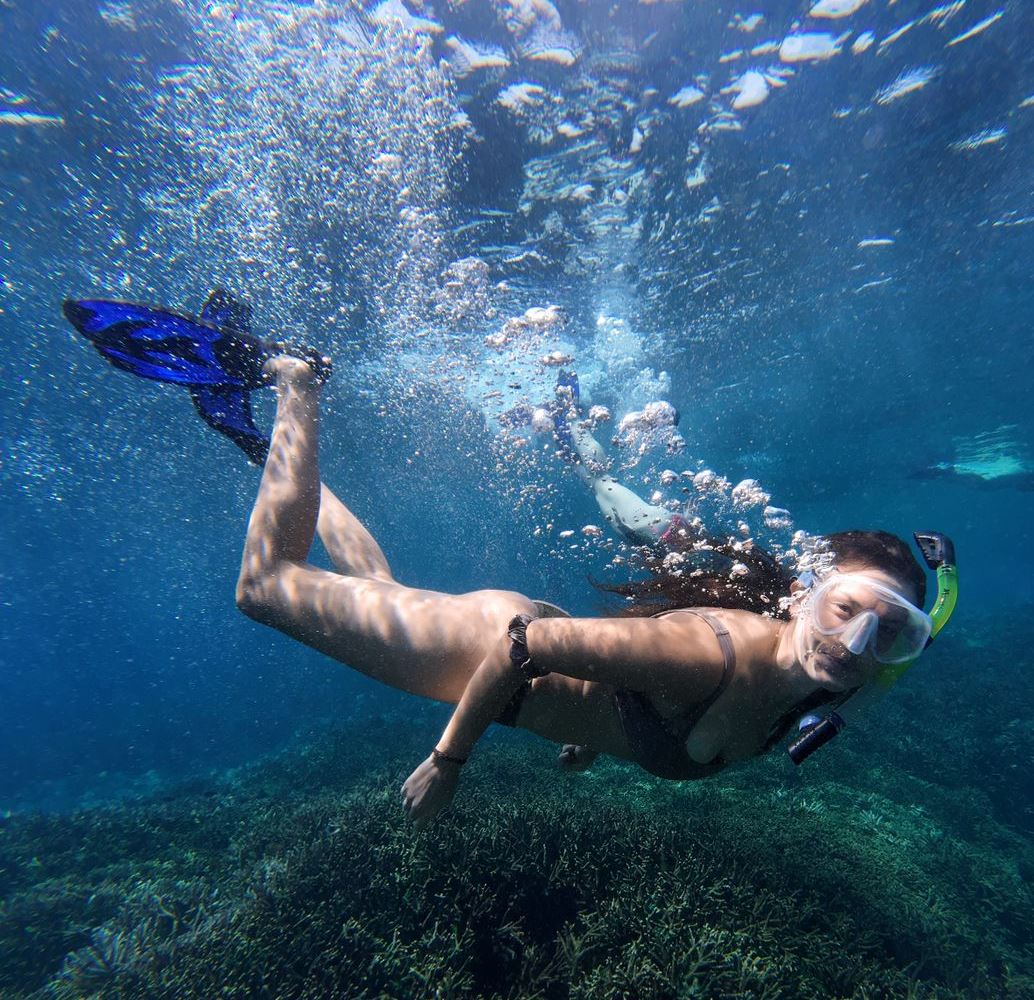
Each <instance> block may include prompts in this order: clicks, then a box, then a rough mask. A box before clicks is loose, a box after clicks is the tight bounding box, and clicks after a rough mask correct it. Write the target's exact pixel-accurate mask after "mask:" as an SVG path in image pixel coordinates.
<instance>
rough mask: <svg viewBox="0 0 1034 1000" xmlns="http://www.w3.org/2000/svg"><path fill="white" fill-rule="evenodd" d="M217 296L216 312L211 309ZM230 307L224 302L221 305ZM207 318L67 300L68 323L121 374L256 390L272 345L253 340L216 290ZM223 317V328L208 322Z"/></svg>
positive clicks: (239, 310)
mask: <svg viewBox="0 0 1034 1000" xmlns="http://www.w3.org/2000/svg"><path fill="white" fill-rule="evenodd" d="M217 296H219V297H220V298H219V303H218V305H220V306H221V308H216V307H213V308H210V306H211V305H212V303H213V301H215V300H216V298H217ZM227 300H228V302H229V303H232V305H228V304H226V302H227ZM205 308H206V309H207V310H209V311H208V314H207V316H206V315H205V314H204V313H203V314H202V319H200V320H195V319H194V318H192V317H190V316H181V315H179V314H178V313H174V312H169V311H168V310H165V309H152V308H150V307H149V306H140V305H136V304H134V303H132V302H111V301H107V300H105V299H82V300H78V301H76V300H72V299H69V300H67V301H66V302H65V304H64V314H65V317H66V318H67V319H68V321H69V322H70V323H71V324H72V326H74V327H75V328H76V329H77V330H78V331H79V332H80V333H81V334H82V335H83V336H84V337H86V338H87V339H88V340H89V341H90V342H91V343H92V344H93V346H94V347H95V348H96V349H97V351H98V352H99V353H100V355H101V356H102V357H103V358H105V359H106V360H107V361H109V362H111V364H113V365H114V366H115V367H116V368H119V369H121V370H122V371H128V372H131V373H132V374H134V375H137V376H139V377H140V378H147V379H153V380H154V381H156V382H169V383H172V384H173V385H184V386H199V385H212V386H224V387H225V386H234V387H235V388H238V389H257V388H258V387H259V386H260V385H262V384H263V378H262V365H263V364H264V363H265V361H266V359H267V358H268V357H269V356H270V350H271V346H272V345H270V344H267V343H265V342H264V341H261V340H258V339H257V338H255V337H252V336H251V334H250V333H249V332H248V329H247V324H246V322H245V323H244V324H242V323H241V320H242V318H243V319H245V320H246V319H247V315H248V314H247V311H246V307H240V306H238V305H237V304H236V303H233V301H232V300H231V299H229V296H227V295H226V293H225V292H216V293H214V294H213V296H212V297H211V298H210V299H209V300H208V303H206V306H205ZM214 318H219V319H226V320H227V321H228V323H227V325H226V326H225V327H223V326H219V325H216V324H215V323H213V322H212V319H214Z"/></svg>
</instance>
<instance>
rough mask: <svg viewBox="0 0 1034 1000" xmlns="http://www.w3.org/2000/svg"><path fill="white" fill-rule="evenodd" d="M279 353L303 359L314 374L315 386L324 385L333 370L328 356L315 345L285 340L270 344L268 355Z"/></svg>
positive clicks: (273, 356) (274, 355)
mask: <svg viewBox="0 0 1034 1000" xmlns="http://www.w3.org/2000/svg"><path fill="white" fill-rule="evenodd" d="M280 354H286V355H287V356H288V357H289V358H297V359H298V360H299V361H304V362H305V363H306V364H307V365H308V366H309V367H310V368H311V369H312V371H313V374H314V375H315V376H316V385H317V386H323V385H326V383H327V380H328V379H329V378H330V376H331V374H332V373H333V370H334V365H333V363H332V362H331V360H330V358H329V357H327V355H325V354H323V353H322V352H321V351H318V350H316V348H315V347H306V346H305V345H304V344H291V343H286V342H282V343H276V344H273V345H271V350H270V352H269V357H270V358H275V357H276V356H277V355H280Z"/></svg>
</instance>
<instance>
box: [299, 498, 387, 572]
mask: <svg viewBox="0 0 1034 1000" xmlns="http://www.w3.org/2000/svg"><path fill="white" fill-rule="evenodd" d="M316 531H317V532H318V533H319V536H320V541H321V542H323V547H324V548H325V549H326V550H327V553H328V554H329V556H330V558H331V561H332V562H333V563H334V566H335V568H336V569H337V571H338V572H339V573H344V575H345V576H362V577H366V578H367V579H370V580H387V581H389V582H390V581H393V580H394V579H395V578H394V577H393V576H392V575H391V569H390V568H389V567H388V560H387V559H385V558H384V553H383V552H382V551H381V547H380V546H379V545H378V544H377V541H376V539H375V538H374V537H373V535H371V534H370V532H369V531H367V530H366V528H365V527H364V526H363V525H362V523H361V522H360V521H359V518H357V517H356V516H355V514H353V513H352V512H351V511H350V510H349V509H348V508H347V507H346V506H345V505H344V504H343V503H342V502H341V501H340V500H339V499H338V498H337V497H336V496H335V495H334V493H333V492H332V491H331V489H330V487H329V486H327V484H326V483H323V484H321V490H320V514H319V520H318V522H317V524H316Z"/></svg>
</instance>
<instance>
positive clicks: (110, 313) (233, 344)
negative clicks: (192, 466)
mask: <svg viewBox="0 0 1034 1000" xmlns="http://www.w3.org/2000/svg"><path fill="white" fill-rule="evenodd" d="M63 310H64V314H65V317H66V318H67V319H68V321H69V322H70V323H71V324H72V326H74V327H75V328H76V329H77V330H78V331H79V332H80V333H81V334H82V335H83V336H84V337H86V338H87V340H89V341H90V343H92V344H93V346H94V347H95V348H96V349H97V351H98V353H99V354H100V355H101V357H103V358H105V359H106V360H107V361H108V362H110V363H111V364H112V365H114V366H115V367H116V368H118V369H120V370H122V371H127V372H130V373H132V374H133V375H137V376H139V377H140V378H146V379H152V380H153V381H155V382H168V383H170V384H171V385H179V386H182V387H184V388H185V389H188V390H189V391H190V398H191V399H192V400H193V401H194V406H195V407H196V409H197V412H198V413H199V414H200V415H201V418H202V420H204V421H205V423H207V424H208V425H209V427H213V428H215V430H217V431H219V433H220V434H224V435H226V437H228V438H229V439H230V440H231V441H232V442H233V443H234V444H235V445H237V447H238V448H240V449H241V451H243V452H244V454H245V455H247V456H248V460H249V461H251V462H254V463H255V464H256V465H262V464H263V463H264V462H265V460H266V454H267V452H268V451H269V438H268V437H267V436H266V435H265V434H263V433H262V432H261V431H259V429H258V428H257V427H256V426H255V423H254V421H253V420H252V416H251V399H250V396H249V392H250V391H251V390H252V389H258V388H259V387H260V386H263V385H265V384H266V378H265V376H264V375H263V373H262V366H263V365H264V364H265V363H266V361H267V360H269V358H271V357H274V356H276V355H278V354H290V355H292V356H294V357H297V358H301V359H302V360H303V361H305V362H306V363H307V364H308V365H310V367H312V369H313V371H315V372H316V375H317V378H319V380H320V381H321V382H323V381H325V380H326V379H327V378H328V377H329V375H330V361H329V359H327V358H324V357H323V356H322V355H321V354H320V353H319V352H318V351H315V350H313V349H312V348H307V347H298V346H293V345H289V344H279V343H274V342H272V341H268V340H260V339H259V338H258V337H255V336H253V335H252V332H251V307H250V306H249V305H246V304H244V303H241V302H238V301H236V300H235V299H234V298H233V297H232V296H231V295H229V293H227V292H226V291H224V290H223V289H221V288H220V289H217V290H216V291H214V292H213V293H212V294H211V295H210V296H209V297H208V301H207V302H205V304H204V306H203V307H202V308H201V315H200V316H199V317H198V318H197V319H195V318H194V317H192V316H184V315H181V314H179V313H174V312H171V311H169V310H168V309H153V308H151V307H150V306H142V305H136V304H135V303H132V302H113V301H109V300H107V299H78V300H76V299H68V300H66V301H65V303H64V306H63Z"/></svg>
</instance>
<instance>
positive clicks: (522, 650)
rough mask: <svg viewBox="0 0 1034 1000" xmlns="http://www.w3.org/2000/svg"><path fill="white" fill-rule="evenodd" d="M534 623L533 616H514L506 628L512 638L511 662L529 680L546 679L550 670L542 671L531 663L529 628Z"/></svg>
mask: <svg viewBox="0 0 1034 1000" xmlns="http://www.w3.org/2000/svg"><path fill="white" fill-rule="evenodd" d="M533 621H534V619H533V618H532V617H531V615H514V616H513V618H511V619H510V624H509V625H508V626H507V627H506V634H507V635H508V636H509V637H510V662H511V663H512V664H513V665H514V666H515V667H516V668H517V669H518V670H519V671H520V672H521V673H522V674H524V676H525V677H526V678H527V679H528V680H529V681H531V680H534V679H535V678H536V677H545V676H546V674H548V673H549V671H548V670H541V669H539V668H538V667H536V666H535V664H534V663H532V661H531V653H529V652H528V626H529V625H530V624H531V623H532V622H533Z"/></svg>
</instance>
